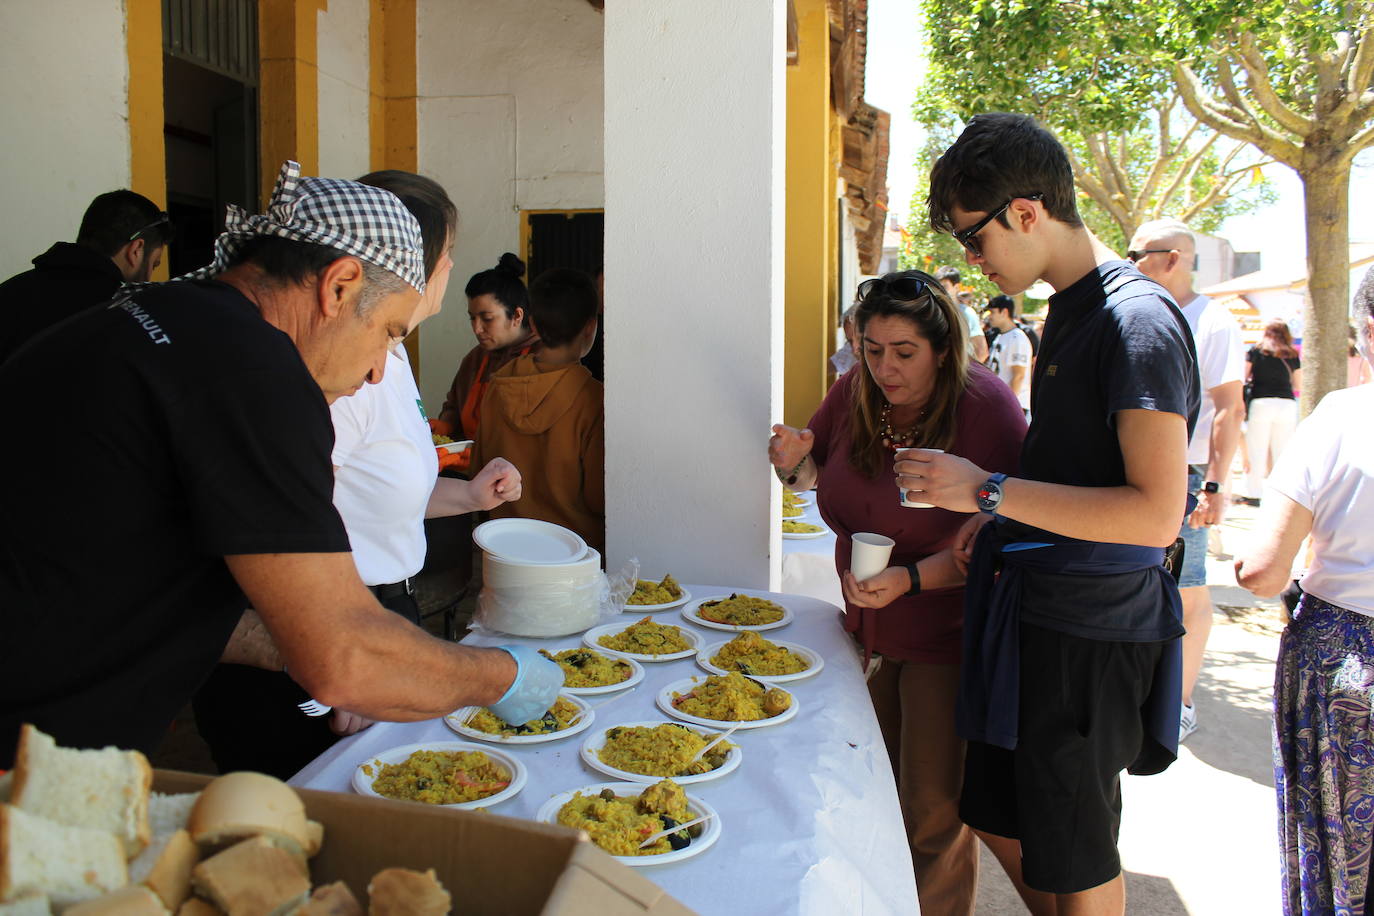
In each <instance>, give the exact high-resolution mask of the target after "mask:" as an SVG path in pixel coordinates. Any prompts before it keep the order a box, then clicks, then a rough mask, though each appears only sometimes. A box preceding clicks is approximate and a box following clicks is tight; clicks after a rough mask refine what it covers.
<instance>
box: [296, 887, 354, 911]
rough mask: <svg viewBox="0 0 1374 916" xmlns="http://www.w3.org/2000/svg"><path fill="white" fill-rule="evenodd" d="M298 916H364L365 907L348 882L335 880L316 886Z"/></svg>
mask: <svg viewBox="0 0 1374 916" xmlns="http://www.w3.org/2000/svg"><path fill="white" fill-rule="evenodd" d="M296 916H363V908H362V905H361V904H359V903H358V898H357V897H354V896H353V892H352V891H350V890H349V889H348V885H347V884H344V883H343V882H342V881H335V882H334V883H333V884H322V885H320V886H319V887H317V888H315V890H314V892H313V893H311V895H310V899H309V900H307V901H306V902H305V906H303V907H301V908H300V909H299V910H297V911H296Z"/></svg>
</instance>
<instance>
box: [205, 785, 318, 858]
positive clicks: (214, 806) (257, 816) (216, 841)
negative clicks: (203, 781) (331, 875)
mask: <svg viewBox="0 0 1374 916" xmlns="http://www.w3.org/2000/svg"><path fill="white" fill-rule="evenodd" d="M188 827H189V829H190V831H191V839H193V840H195V841H196V842H197V843H199V844H200V845H201V846H211V847H213V846H220V845H223V844H225V843H233V842H236V841H238V840H241V839H244V838H245V837H253V836H270V837H272V838H274V839H277V840H280V841H285V842H286V843H288V844H294V846H295V848H296V849H297V850H298V851H299V852H300V853H301V854H302V855H304V856H313V855H314V854H315V853H317V852H319V850H320V843H321V842H322V840H323V837H324V828H323V827H322V826H320V825H319V824H318V823H315V822H314V821H310V820H307V819H306V816H305V805H304V804H302V803H301V799H300V796H299V795H297V794H296V791H295V790H294V789H292V788H291V787H290V786H288V785H287V784H286V783H284V782H282V781H281V780H280V779H276V778H274V777H272V776H267V775H265V774H263V773H249V772H239V773H226V774H225V775H223V776H221V777H219V778H218V779H216V780H214V781H213V782H211V783H210V784H209V785H207V786H206V787H205V788H204V789H202V790H201V793H200V798H199V799H197V800H196V803H195V807H193V808H192V809H191V818H190V822H189V824H188Z"/></svg>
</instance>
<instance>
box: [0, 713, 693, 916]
mask: <svg viewBox="0 0 1374 916" xmlns="http://www.w3.org/2000/svg"><path fill="white" fill-rule="evenodd" d="M0 801H3V803H0V916H49V914H69V916H144V914H149V916H152V914H159V916H166V914H177V916H214V914H228V916H291V914H299V916H362V914H363V913H364V912H366V913H368V914H369V916H403V914H404V916H431V914H433V916H442V914H445V913H449V912H455V913H463V914H468V913H474V914H486V913H490V914H500V916H518V914H526V913H528V914H546V916H548V914H559V916H622V914H624V916H640V914H652V916H690V914H691V911H690V910H688V909H687V908H686V907H684V906H683V905H682V904H680V903H678V902H677V901H676V900H674V899H673V898H671V897H669V896H668V895H667V894H666V893H664V892H663V890H662V889H660V888H659V887H658V886H657V885H655V884H654V883H653V882H652V881H649V880H648V879H647V878H645V877H643V876H641V875H639V874H636V873H635V872H634V871H633V870H631V869H629V868H627V867H625V866H624V865H622V864H620V863H619V862H616V861H614V860H613V859H612V858H611V857H610V856H608V855H607V854H606V853H604V852H602V851H601V850H599V849H597V848H595V847H594V846H592V844H591V843H589V842H588V841H587V840H586V837H585V836H583V835H579V834H578V833H575V832H573V831H570V830H566V829H564V828H561V827H555V826H551V825H546V824H536V823H531V822H528V821H521V820H516V819H513V818H507V817H501V816H499V815H492V814H487V813H485V812H482V811H453V810H449V809H443V808H432V807H429V806H425V805H421V804H418V803H413V802H396V801H388V800H384V799H373V798H363V797H361V796H352V795H342V794H337V793H331V792H317V791H311V790H308V789H305V790H300V791H297V790H295V789H292V788H291V787H290V786H288V785H286V783H284V782H281V781H280V780H277V779H274V778H273V777H271V776H265V775H263V774H260V773H229V774H226V775H224V776H220V777H217V778H215V777H208V776H199V775H195V774H190V773H176V772H171V771H158V772H157V773H154V772H153V771H152V770H151V769H150V768H149V766H148V762H147V760H146V759H145V758H144V756H143V755H142V754H140V753H138V752H137V751H121V750H118V749H115V748H104V749H102V750H73V749H69V748H61V747H58V746H57V745H56V743H55V742H54V741H53V740H52V739H51V738H50V737H48V736H47V735H44V734H43V733H42V732H40V731H38V730H37V729H35V728H33V727H32V726H28V725H26V726H24V729H23V731H22V732H21V735H20V740H19V749H18V753H17V755H16V760H15V767H14V770H13V772H12V773H10V774H9V775H8V776H6V777H5V778H4V780H3V781H0Z"/></svg>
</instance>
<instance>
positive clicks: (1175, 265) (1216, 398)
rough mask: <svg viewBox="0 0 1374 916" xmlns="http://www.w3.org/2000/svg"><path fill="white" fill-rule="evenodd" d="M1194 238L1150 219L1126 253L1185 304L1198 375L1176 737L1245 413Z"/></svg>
mask: <svg viewBox="0 0 1374 916" xmlns="http://www.w3.org/2000/svg"><path fill="white" fill-rule="evenodd" d="M1196 252H1197V245H1196V242H1195V241H1194V239H1193V234H1192V232H1190V231H1189V230H1188V227H1187V226H1185V225H1184V224H1183V223H1181V222H1179V221H1178V220H1155V221H1153V222H1149V223H1146V224H1144V225H1143V226H1141V227H1140V228H1139V229H1137V230H1136V232H1135V235H1134V236H1133V237H1132V238H1131V245H1130V250H1129V251H1127V252H1126V257H1127V258H1128V259H1129V260H1130V261H1132V262H1134V263H1135V266H1136V268H1137V269H1138V270H1139V271H1140V272H1141V273H1143V274H1145V275H1146V276H1147V277H1150V278H1151V279H1153V280H1154V281H1155V282H1157V283H1159V285H1160V286H1163V287H1164V288H1165V289H1166V290H1167V291H1168V292H1169V295H1170V296H1173V298H1174V301H1175V302H1176V303H1178V306H1179V308H1180V309H1181V310H1182V311H1183V317H1184V318H1186V319H1187V320H1188V327H1189V328H1191V329H1192V332H1193V343H1194V345H1195V346H1196V347H1197V363H1198V371H1199V374H1200V375H1201V376H1202V392H1203V393H1202V409H1201V411H1200V412H1199V413H1198V418H1197V427H1196V429H1195V430H1194V432H1193V436H1192V438H1191V439H1190V440H1189V442H1188V475H1189V488H1190V489H1191V490H1192V491H1193V492H1195V493H1196V494H1197V499H1198V503H1197V509H1196V511H1194V512H1193V514H1192V516H1191V517H1190V518H1189V519H1188V521H1187V522H1185V523H1184V525H1183V530H1182V532H1181V533H1180V537H1182V538H1183V541H1184V557H1183V572H1182V574H1181V575H1180V576H1179V582H1178V585H1179V594H1180V596H1181V597H1182V598H1183V626H1184V628H1185V629H1186V630H1187V631H1188V632H1187V634H1186V635H1185V636H1184V637H1183V710H1182V715H1181V718H1180V722H1179V738H1178V740H1180V741H1182V740H1183V739H1184V738H1186V737H1188V735H1190V734H1192V732H1193V731H1194V730H1196V728H1197V713H1196V711H1195V710H1194V709H1193V685H1194V684H1196V683H1197V676H1198V674H1199V672H1201V670H1202V655H1203V651H1204V650H1205V649H1206V648H1207V635H1208V633H1210V632H1211V630H1212V600H1211V596H1210V595H1209V594H1208V591H1207V564H1206V560H1207V529H1208V526H1210V525H1215V524H1218V523H1220V522H1221V519H1222V515H1223V513H1224V511H1225V505H1226V494H1225V493H1224V492H1223V491H1224V490H1225V488H1226V483H1227V479H1228V478H1229V476H1230V469H1231V459H1232V458H1233V457H1234V456H1235V453H1236V445H1237V443H1238V442H1239V440H1240V424H1241V420H1242V419H1243V417H1244V410H1245V407H1244V403H1243V401H1242V397H1241V387H1242V384H1243V382H1244V379H1245V349H1244V346H1243V345H1242V344H1241V340H1240V328H1239V327H1238V326H1237V325H1236V320H1235V319H1234V318H1233V317H1231V313H1230V312H1229V311H1227V310H1226V308H1225V307H1224V306H1222V305H1220V304H1218V303H1214V302H1212V301H1211V300H1210V299H1208V298H1207V297H1206V296H1203V295H1201V294H1200V293H1198V292H1197V291H1196V290H1194V289H1193V270H1194V267H1195V262H1196V259H1197V257H1196Z"/></svg>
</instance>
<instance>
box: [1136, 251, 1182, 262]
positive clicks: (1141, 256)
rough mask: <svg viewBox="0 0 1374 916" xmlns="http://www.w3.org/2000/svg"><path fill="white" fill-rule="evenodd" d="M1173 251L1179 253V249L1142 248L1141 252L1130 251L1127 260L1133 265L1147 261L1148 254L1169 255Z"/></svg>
mask: <svg viewBox="0 0 1374 916" xmlns="http://www.w3.org/2000/svg"><path fill="white" fill-rule="evenodd" d="M1171 251H1178V249H1177V248H1142V249H1141V250H1140V251H1136V250H1135V249H1131V250H1130V251H1128V252H1126V260H1128V261H1130V262H1131V263H1132V264H1135V263H1136V262H1138V261H1143V260H1145V255H1147V254H1168V253H1169V252H1171Z"/></svg>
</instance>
